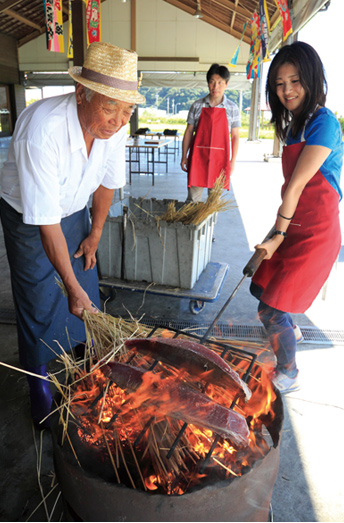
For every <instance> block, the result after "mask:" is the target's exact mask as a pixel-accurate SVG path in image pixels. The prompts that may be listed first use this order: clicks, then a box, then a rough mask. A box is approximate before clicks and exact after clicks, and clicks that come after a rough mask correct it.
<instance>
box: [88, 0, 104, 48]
mask: <svg viewBox="0 0 344 523" xmlns="http://www.w3.org/2000/svg"><path fill="white" fill-rule="evenodd" d="M86 27H87V44H88V45H89V44H91V43H92V42H100V41H101V38H102V36H101V35H102V31H101V20H100V0H87V7H86Z"/></svg>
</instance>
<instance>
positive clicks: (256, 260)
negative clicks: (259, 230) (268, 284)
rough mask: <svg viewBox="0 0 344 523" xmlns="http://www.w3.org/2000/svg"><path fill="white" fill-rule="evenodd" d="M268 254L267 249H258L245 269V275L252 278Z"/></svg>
mask: <svg viewBox="0 0 344 523" xmlns="http://www.w3.org/2000/svg"><path fill="white" fill-rule="evenodd" d="M266 254H267V251H266V249H257V250H256V252H255V253H254V254H253V255H252V256H251V258H250V259H249V261H248V262H247V264H246V265H245V267H244V269H243V271H242V272H243V274H245V276H249V278H252V276H253V275H254V273H255V272H256V270H257V269H258V267H259V265H260V264H261V263H262V261H263V260H264V258H265V256H266Z"/></svg>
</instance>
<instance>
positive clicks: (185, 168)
mask: <svg viewBox="0 0 344 523" xmlns="http://www.w3.org/2000/svg"><path fill="white" fill-rule="evenodd" d="M180 167H181V168H182V170H183V171H185V172H186V173H187V172H188V159H187V158H182V161H181V162H180Z"/></svg>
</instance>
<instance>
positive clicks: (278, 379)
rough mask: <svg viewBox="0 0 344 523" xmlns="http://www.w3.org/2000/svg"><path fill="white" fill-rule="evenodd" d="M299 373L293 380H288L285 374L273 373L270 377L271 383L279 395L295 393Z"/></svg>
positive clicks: (297, 388) (298, 386)
mask: <svg viewBox="0 0 344 523" xmlns="http://www.w3.org/2000/svg"><path fill="white" fill-rule="evenodd" d="M298 378H299V371H297V375H296V376H295V378H289V376H287V375H286V374H283V373H282V372H275V374H274V375H273V377H272V383H273V384H274V385H275V387H276V389H278V390H279V391H280V393H281V394H288V393H289V392H295V391H296V390H299V388H300V384H299V379H298Z"/></svg>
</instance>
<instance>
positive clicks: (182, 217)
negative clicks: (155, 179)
mask: <svg viewBox="0 0 344 523" xmlns="http://www.w3.org/2000/svg"><path fill="white" fill-rule="evenodd" d="M224 185H225V177H224V174H222V175H221V176H220V177H219V178H218V179H217V180H216V182H215V184H214V187H213V189H212V191H211V193H210V194H209V196H208V198H207V200H206V202H197V203H194V202H190V203H186V204H185V205H183V206H182V207H181V208H180V209H178V210H177V209H176V205H175V203H174V202H171V203H169V205H168V208H167V211H166V212H165V213H164V214H163V215H162V216H159V217H156V220H157V221H158V222H159V221H161V220H164V221H166V222H167V223H175V222H181V223H183V224H184V225H191V224H193V225H198V224H200V223H202V222H203V221H204V220H205V219H206V218H207V217H208V216H210V215H211V214H214V213H217V212H223V211H227V210H228V209H230V208H233V207H235V205H234V204H233V201H232V200H227V199H226V198H224V193H223V190H224Z"/></svg>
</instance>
